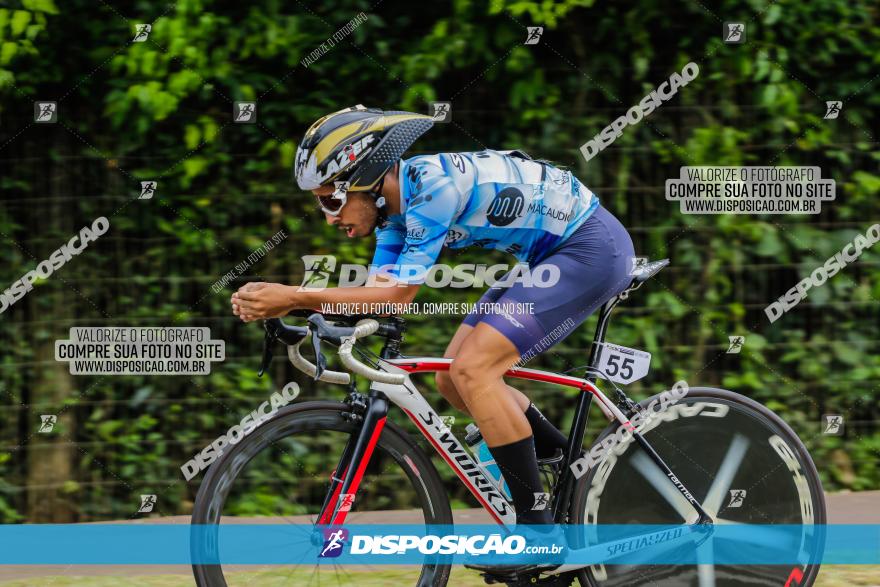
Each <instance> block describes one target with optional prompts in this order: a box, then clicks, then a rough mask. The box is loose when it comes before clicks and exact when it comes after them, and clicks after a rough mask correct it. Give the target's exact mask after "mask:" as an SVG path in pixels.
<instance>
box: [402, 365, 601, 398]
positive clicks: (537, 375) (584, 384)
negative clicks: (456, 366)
mask: <svg viewBox="0 0 880 587" xmlns="http://www.w3.org/2000/svg"><path fill="white" fill-rule="evenodd" d="M388 362H389V363H391V364H392V365H394V366H395V367H399V368H401V369H403V370H404V371H406V372H408V373H434V372H438V371H449V366H450V365H451V362H447V361H443V362H441V361H431V360H427V361H419V360H415V361H413V360H410V359H392V360H389V361H388ZM504 375H505V376H506V377H514V378H516V379H528V380H529V381H543V382H544V383H554V384H556V385H564V386H566V387H576V388H577V389H580V390H581V391H589V392H590V393H593V394H595V393H596V392H595V391H594V389H595V388H594V387H593V386H592V384H590V382H589V381H584V380H583V379H578V378H577V377H567V376H565V375H557V374H556V373H548V372H546V371H523V370H520V369H508V370H507V372H506V373H505V374H504Z"/></svg>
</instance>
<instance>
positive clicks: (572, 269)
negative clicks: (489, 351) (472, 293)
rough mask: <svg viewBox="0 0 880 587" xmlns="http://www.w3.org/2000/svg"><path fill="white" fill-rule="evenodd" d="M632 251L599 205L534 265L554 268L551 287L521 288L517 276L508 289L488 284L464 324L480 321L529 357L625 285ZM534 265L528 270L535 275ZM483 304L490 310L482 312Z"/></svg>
mask: <svg viewBox="0 0 880 587" xmlns="http://www.w3.org/2000/svg"><path fill="white" fill-rule="evenodd" d="M634 255H635V253H634V251H633V244H632V239H630V236H629V234H628V233H627V231H626V228H624V227H623V225H622V224H621V223H620V221H619V220H617V218H615V217H614V216H613V215H612V214H611V213H610V212H608V211H607V210H606V209H605V208H603V207H601V206H599V207H598V208H597V209H596V211H595V212H593V214H592V215H591V216H590V217H589V218H587V219H586V220H585V221H584V223H583V224H581V226H579V227H578V229H577V230H576V231H575V232H574V233H573V234H572V235H571V236H570V237H569V238H568V239H567V240H566V241H565V242H564V243H562V245H560V246H559V248H558V249H556V250H555V251H554V252H552V253H551V254H550V255H549V256H547V257H546V258H545V259H544V260H543V261H541V262H540V263H538V265H547V264H549V265H555V266H556V267H558V268H559V281H558V282H556V284H555V285H553V286H551V287H546V288H541V287H535V286H534V285H532V287H526V284H524V283H522V281H523V280H518V281H519V282H518V283H514V284H513V285H511V286H510V287H497V286H495V287H491V288H489V289H488V290H487V291H486V293H485V294H483V297H482V298H480V301H479V303H478V304H477V309H476V310H475V311H474V312H471V313H470V314H468V315H467V316H466V317H465V319H464V324H467V325H469V326H476V325H477V323H479V322H484V323H486V324H488V325H489V326H492V327H493V328H494V329H495V330H497V331H498V332H500V333H501V334H503V335H504V336H505V337H506V338H507V339H508V340H510V341H511V342H512V343H513V344H514V345H515V346H516V348H517V350H519V352H520V355H521V356H522V357H523V358H531V357H532V356H534V355H536V354H538V353H540V352H542V351H545V350H547V349H548V348H550V347H551V346H553V345H554V344H556V343H558V342H560V341H561V340H562V339H564V338H565V337H566V336H568V335H569V334H571V332H572V331H573V330H574V329H575V328H577V327H578V326H579V325H580V324H582V323H583V322H584V320H586V319H587V317H589V315H590V314H592V313H593V312H595V311H596V309H598V308H599V306H601V305H602V304H603V303H604V302H605V301H607V300H609V299H610V298H612V297H613V296H615V295H617V294H618V293H620V292H621V291H623V290H624V289H626V287H627V286H628V285H629V284H630V283H631V282H632V276H631V275H630V271H631V268H632V258H633V256H634ZM536 266H537V265H536ZM536 266H535V267H536ZM535 267H533V268H532V270H533V274H536V273H537V272H535V271H534V269H535ZM499 281H501V282H503V281H504V280H503V278H502V279H501V280H499ZM493 304H496V305H493ZM529 304H531V307H530V306H529ZM487 308H494V309H493V310H489V311H483V310H484V309H487ZM529 309H531V312H529Z"/></svg>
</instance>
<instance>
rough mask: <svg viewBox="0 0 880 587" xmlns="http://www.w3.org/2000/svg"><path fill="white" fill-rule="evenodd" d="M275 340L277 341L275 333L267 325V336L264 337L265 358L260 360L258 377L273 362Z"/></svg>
mask: <svg viewBox="0 0 880 587" xmlns="http://www.w3.org/2000/svg"><path fill="white" fill-rule="evenodd" d="M273 342H275V336H274V333H273V332H272V331H271V330H270V329H269V328H268V327H267V328H266V336H264V337H263V359H262V360H261V361H260V370H259V371H258V372H257V377H262V376H263V373H265V372H266V369H268V368H269V363H271V362H272V343H273Z"/></svg>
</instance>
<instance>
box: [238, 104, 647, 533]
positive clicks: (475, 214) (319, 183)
mask: <svg viewBox="0 0 880 587" xmlns="http://www.w3.org/2000/svg"><path fill="white" fill-rule="evenodd" d="M432 124H433V122H432V119H431V117H428V116H424V115H420V114H413V113H410V112H400V111H386V112H383V111H382V110H377V109H371V108H364V107H363V106H361V105H358V106H354V107H351V108H346V109H344V110H340V111H338V112H334V113H332V114H329V115H327V116H325V117H323V118H321V119H320V120H318V121H317V122H315V123H314V124H313V125H312V126H311V127H310V128H309V129H308V131H307V132H306V134H305V137H304V138H303V140H302V142H301V144H300V145H299V149H298V150H297V153H296V160H295V163H294V175H295V178H296V181H297V183H298V184H299V187H300V188H301V189H303V190H311V191H312V192H313V193H314V194H315V196H316V197H317V203H318V205H319V206H320V208H321V210H322V211H323V212H324V215H325V217H326V220H327V222H328V223H329V224H331V225H332V226H336V227H337V228H339V229H340V230H342V231H344V232H345V233H346V235H347V236H348V237H349V238H353V237H364V236H368V235H371V234H373V233H375V235H376V250H375V254H374V257H373V261H372V264H371V272H372V273H373V274H375V275H376V279H378V280H380V281H383V282H384V281H387V280H392V281H394V282H396V286H393V287H389V286H388V285H389V284H388V283H383V284H382V285H384V286H380V285H378V284H374V285H367V286H364V287H350V288H328V289H324V290H321V291H303V289H302V288H298V287H296V286H285V285H282V284H268V283H249V284H246V285H245V286H243V287H242V288H241V289H239V291H238V292H236V293H234V294H233V295H232V308H233V312H234V313H235V314H236V315H237V316H239V317H240V318H241V319H242V320H244V321H246V322H249V321H252V320H257V319H265V318H271V317H278V316H284V315H285V314H287V313H288V312H290V311H291V310H293V309H297V308H317V307H319V306H320V305H321V304H346V303H347V304H359V305H366V304H375V303H409V302H411V301H412V300H413V299H414V298H415V296H416V292H417V291H418V289H419V287H420V286H421V285H422V284H423V283H424V281H425V277H426V274H427V273H428V270H429V269H430V267H431V266H432V265H433V264H434V262H435V261H436V260H437V258H438V255H439V254H440V252H441V249H442V248H444V247H448V248H452V249H458V248H462V247H465V246H469V245H476V246H480V247H483V248H489V249H500V250H504V251H507V252H509V253H511V254H512V255H514V256H515V257H516V258H517V259H518V260H519V261H521V262H524V263H527V264H528V265H529V266H530V267H536V266H538V265H547V266H551V267H555V268H556V269H558V281H557V282H556V283H555V284H554V285H552V287H549V288H540V287H529V280H527V279H517V280H516V281H515V283H513V284H512V285H510V286H509V287H498V286H496V287H491V288H490V289H489V290H488V291H487V292H486V293H485V294H484V296H483V298H482V299H481V300H480V304H478V306H477V308H478V311H477V312H474V313H472V314H470V315H468V316H467V317H466V318H465V319H464V321H463V323H462V324H461V326H459V328H458V331H457V332H456V333H455V335H454V336H453V338H452V340H451V341H450V343H449V346H448V347H447V349H446V353H445V355H444V356H446V357H449V358H452V359H453V360H452V365H451V368H450V370H449V372H448V373H440V374H438V376H437V385H438V388H439V389H440V392H441V393H442V394H443V396H444V397H445V398H446V399H447V400H448V401H449V402H450V403H451V404H452V405H453V406H455V407H456V408H457V409H459V410H461V411H464V412H467V413H469V414H470V415H471V416H472V417H473V418H474V420H475V421H476V423H477V425H478V426H479V428H480V431H481V432H482V435H483V438H484V439H485V441H486V443H487V445H488V446H489V450H490V451H491V453H492V455H493V456H494V457H495V460H496V462H497V464H498V466H499V468H500V469H501V472H502V474H503V475H504V478H505V480H506V481H507V484H508V486H509V488H510V493H511V496H512V498H513V503H514V508H515V510H516V515H517V521H518V523H526V524H552V523H553V520H552V516H551V512H550V511H549V510H548V509H546V507H545V506H543V504H544V503H545V501H546V500H545V499H544V496H543V493H544V490H543V486H542V484H541V478H540V474H539V471H538V464H537V459H538V458H541V457H546V456H550V455H552V454H553V453H554V452H555V451H556V449H558V448H564V447H565V445H566V439H565V436H564V435H563V434H562V433H561V432H560V431H559V430H557V429H556V427H554V426H553V425H552V424H551V423H550V422H549V421H547V420H546V418H544V417H543V415H542V414H541V413H540V411H538V409H537V408H536V407H535V406H534V405H533V404H532V403H531V402H530V401H529V399H528V398H527V397H526V396H525V395H523V394H522V393H521V392H520V391H518V390H516V389H514V388H512V387H510V386H509V385H507V384H506V383H505V382H504V379H503V375H504V373H505V372H506V371H507V369H509V368H510V367H511V366H512V365H514V364H516V363H517V362H518V361H519V360H520V358H521V357H522V356H524V355H526V356H531V355H533V354H535V353H537V352H540V351H543V350H546V349H547V348H549V347H550V346H552V345H553V344H555V343H558V342H559V341H560V340H562V339H564V338H565V337H566V336H567V335H568V334H570V333H571V332H572V330H574V328H575V327H576V326H577V325H579V324H581V323H582V322H583V321H584V320H586V318H587V317H588V316H589V315H590V314H591V313H592V312H593V311H594V310H596V309H597V308H598V307H599V306H600V305H601V304H602V303H603V302H605V301H606V300H608V299H609V298H611V297H612V296H614V295H616V294H617V293H619V292H620V291H622V290H623V289H625V288H626V286H627V285H628V284H629V283H630V281H631V279H632V277H631V263H632V261H631V259H632V257H633V254H634V253H633V245H632V241H631V239H630V237H629V235H628V234H627V231H626V229H625V228H624V227H623V226H622V225H621V224H620V222H619V221H618V220H617V219H616V218H614V217H613V216H612V215H611V214H610V213H609V212H608V211H607V210H605V209H604V208H602V207H601V206H600V204H599V201H598V199H597V198H596V196H595V195H594V194H593V193H592V192H590V190H588V189H587V188H586V187H585V186H584V185H583V184H581V182H580V181H578V179H577V178H576V177H574V175H572V174H571V172H569V171H564V170H561V169H559V168H557V167H555V166H553V165H551V164H549V163H548V162H545V161H536V160H532V159H531V158H529V157H528V156H527V155H525V154H524V153H522V152H520V151H494V150H485V151H481V152H475V153H439V154H436V155H421V156H417V157H412V158H409V159H402V158H401V157H402V156H403V154H404V152H405V151H406V150H407V149H408V148H409V147H410V146H411V145H412V144H413V143H414V142H415V141H416V139H418V137H419V136H421V135H422V134H423V133H424V132H425V131H427V130H428V129H429V128H430V127H431V126H432ZM550 274H551V275H552V274H553V273H552V272H551V273H550ZM520 275H522V273H520ZM501 282H502V283H503V282H505V280H504V279H502V280H501ZM492 304H496V305H495V306H493V305H492ZM496 309H497V311H495V310H496ZM482 310H488V311H482ZM551 332H554V333H555V334H554V335H553V336H550V337H548V336H547V335H548V333H551ZM536 506H537V507H536Z"/></svg>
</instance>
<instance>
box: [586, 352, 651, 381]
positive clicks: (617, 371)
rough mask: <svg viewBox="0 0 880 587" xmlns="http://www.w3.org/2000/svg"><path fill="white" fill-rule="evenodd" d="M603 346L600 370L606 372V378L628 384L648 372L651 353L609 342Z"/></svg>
mask: <svg viewBox="0 0 880 587" xmlns="http://www.w3.org/2000/svg"><path fill="white" fill-rule="evenodd" d="M602 346H603V349H602V359H601V361H599V370H600V371H602V372H603V373H604V377H605V379H608V380H609V381H613V382H615V383H622V384H624V385H626V384H627V383H632V382H633V381H638V380H639V379H641V378H642V377H644V376H645V375H647V374H648V370H649V369H650V367H651V353H649V352H647V351H640V350H637V349H631V348H627V347H625V346H620V345H617V344H610V343H607V342H606V343H604V344H603V345H602Z"/></svg>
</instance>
